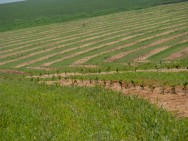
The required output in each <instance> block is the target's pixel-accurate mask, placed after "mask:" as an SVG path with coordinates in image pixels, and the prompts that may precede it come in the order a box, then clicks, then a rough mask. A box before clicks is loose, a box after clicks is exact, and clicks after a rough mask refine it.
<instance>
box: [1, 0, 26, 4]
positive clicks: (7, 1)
mask: <svg viewBox="0 0 188 141" xmlns="http://www.w3.org/2000/svg"><path fill="white" fill-rule="evenodd" d="M18 1H24V0H0V4H4V3H12V2H18Z"/></svg>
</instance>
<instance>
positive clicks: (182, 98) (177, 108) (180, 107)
mask: <svg viewBox="0 0 188 141" xmlns="http://www.w3.org/2000/svg"><path fill="white" fill-rule="evenodd" d="M46 83H47V84H54V83H60V85H62V86H81V87H94V86H96V85H99V86H102V87H105V88H107V89H111V90H113V91H118V92H122V93H123V94H125V95H138V96H141V97H143V98H144V99H146V100H148V101H150V102H151V103H152V104H155V105H157V106H158V107H163V108H165V109H166V110H168V111H171V112H173V113H175V114H176V115H177V116H183V117H187V118H188V94H185V93H184V91H183V90H182V88H180V87H178V88H176V94H172V92H171V91H172V90H171V88H170V87H167V88H165V91H164V94H161V88H160V87H156V88H155V89H154V90H153V89H151V88H149V87H145V88H144V89H142V88H141V87H140V86H136V87H133V86H128V87H125V86H122V87H121V86H120V84H119V83H118V82H116V81H114V82H113V84H112V83H111V82H109V81H106V82H105V83H104V81H98V82H95V81H92V82H90V81H80V80H61V81H59V82H58V81H56V82H54V81H47V82H46Z"/></svg>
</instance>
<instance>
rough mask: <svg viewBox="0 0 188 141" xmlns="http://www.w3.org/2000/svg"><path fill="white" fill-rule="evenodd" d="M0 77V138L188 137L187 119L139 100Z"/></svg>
mask: <svg viewBox="0 0 188 141" xmlns="http://www.w3.org/2000/svg"><path fill="white" fill-rule="evenodd" d="M0 76H1V79H0V140H7V141H11V140H45V141H46V140H62V139H63V140H113V141H114V140H131V141H133V140H186V139H188V128H187V127H188V120H187V119H177V118H175V117H174V116H172V115H171V114H170V113H168V112H166V111H164V110H163V109H158V108H156V107H155V106H154V105H151V104H149V103H148V102H147V101H145V100H143V99H139V98H137V97H133V96H123V95H122V94H120V93H116V92H112V91H108V90H104V89H102V88H99V87H95V88H79V87H59V86H47V85H42V84H41V85H38V84H37V83H32V82H29V81H27V80H24V79H22V78H16V79H15V78H14V77H12V78H10V77H9V78H6V79H5V76H3V75H0Z"/></svg>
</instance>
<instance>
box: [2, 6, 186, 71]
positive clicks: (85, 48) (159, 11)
mask: <svg viewBox="0 0 188 141" xmlns="http://www.w3.org/2000/svg"><path fill="white" fill-rule="evenodd" d="M187 45H188V2H184V3H179V4H171V5H166V6H158V7H153V8H148V9H142V10H136V11H129V12H121V13H117V14H111V15H107V16H100V17H95V18H90V19H85V20H78V21H72V22H65V23H58V24H53V25H48V26H40V27H33V28H28V29H22V30H15V31H8V32H3V33H1V34H0V46H1V47H0V60H1V61H0V68H14V69H23V68H31V67H32V68H33V67H35V68H39V67H43V68H52V69H55V68H65V67H66V68H71V67H87V66H88V67H99V66H101V67H102V68H103V67H108V66H112V67H113V66H118V65H119V64H121V65H127V63H128V64H129V63H141V64H145V63H148V62H151V64H152V62H155V63H158V64H159V63H161V62H162V61H170V62H171V61H173V60H175V61H177V60H180V61H181V60H185V61H184V62H186V63H183V64H184V65H183V66H184V67H186V65H187V61H186V57H187ZM177 52H178V54H177ZM155 63H154V64H155ZM159 65H160V64H159Z"/></svg>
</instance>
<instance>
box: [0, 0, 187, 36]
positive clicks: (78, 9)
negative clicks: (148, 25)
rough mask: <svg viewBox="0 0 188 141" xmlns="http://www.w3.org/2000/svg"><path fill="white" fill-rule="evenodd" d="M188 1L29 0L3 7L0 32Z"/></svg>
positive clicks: (0, 8)
mask: <svg viewBox="0 0 188 141" xmlns="http://www.w3.org/2000/svg"><path fill="white" fill-rule="evenodd" d="M182 1H186V0H149V1H148V0H137V1H136V0H134V1H132V0H102V1H101V0H93V1H91V0H53V1H51V0H26V1H24V2H18V3H13V4H12V3H10V4H2V5H0V32H1V31H8V30H13V29H20V28H26V27H34V26H39V25H47V24H51V23H57V22H64V21H70V20H76V19H81V18H87V17H94V16H99V15H105V14H109V13H115V12H120V11H129V10H135V9H141V8H147V7H150V6H155V5H161V4H168V3H176V2H182Z"/></svg>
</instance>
